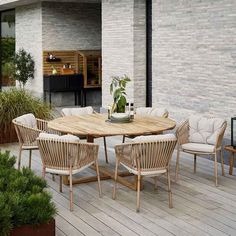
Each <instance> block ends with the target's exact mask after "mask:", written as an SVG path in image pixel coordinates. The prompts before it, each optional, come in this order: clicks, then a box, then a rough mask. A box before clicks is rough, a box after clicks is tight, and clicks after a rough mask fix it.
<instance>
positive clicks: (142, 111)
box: [136, 107, 169, 118]
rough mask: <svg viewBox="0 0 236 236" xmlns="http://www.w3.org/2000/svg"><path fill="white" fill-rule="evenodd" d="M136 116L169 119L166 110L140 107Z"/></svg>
mask: <svg viewBox="0 0 236 236" xmlns="http://www.w3.org/2000/svg"><path fill="white" fill-rule="evenodd" d="M136 114H137V115H141V116H159V117H164V118H167V117H168V115H169V113H168V111H167V110H166V109H165V108H154V107H138V108H137V109H136Z"/></svg>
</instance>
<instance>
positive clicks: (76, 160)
mask: <svg viewBox="0 0 236 236" xmlns="http://www.w3.org/2000/svg"><path fill="white" fill-rule="evenodd" d="M37 143H38V146H39V151H40V155H41V159H42V163H43V170H42V175H43V177H44V178H45V174H46V173H51V174H57V175H59V176H60V192H62V176H69V183H70V210H71V211H73V185H72V175H74V174H77V173H79V172H81V171H82V170H84V169H86V168H87V167H89V166H91V165H93V164H95V166H96V171H97V179H98V189H99V197H101V184H100V176H99V167H98V148H99V146H98V145H97V144H93V143H80V142H71V141H66V140H64V141H63V140H56V139H49V138H40V137H39V138H37Z"/></svg>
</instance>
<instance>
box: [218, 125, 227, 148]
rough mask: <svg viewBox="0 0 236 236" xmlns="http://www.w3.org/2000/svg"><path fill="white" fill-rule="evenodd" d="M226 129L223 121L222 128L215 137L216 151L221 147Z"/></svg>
mask: <svg viewBox="0 0 236 236" xmlns="http://www.w3.org/2000/svg"><path fill="white" fill-rule="evenodd" d="M226 127H227V122H226V121H225V122H224V123H223V126H222V128H221V130H220V132H219V134H218V135H217V138H216V145H215V148H216V149H217V148H219V147H221V145H222V141H223V138H224V133H225V130H226Z"/></svg>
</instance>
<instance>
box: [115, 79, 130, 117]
mask: <svg viewBox="0 0 236 236" xmlns="http://www.w3.org/2000/svg"><path fill="white" fill-rule="evenodd" d="M130 81H131V80H130V78H129V77H128V76H127V75H124V76H122V77H119V76H115V77H112V82H111V84H110V94H112V95H113V105H112V109H111V111H112V113H113V112H117V113H124V112H125V105H126V103H127V100H126V95H127V94H126V91H125V89H126V85H127V83H128V82H130Z"/></svg>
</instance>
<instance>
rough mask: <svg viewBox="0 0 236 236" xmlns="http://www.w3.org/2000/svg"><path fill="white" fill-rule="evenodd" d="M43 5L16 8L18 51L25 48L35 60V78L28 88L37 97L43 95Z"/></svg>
mask: <svg viewBox="0 0 236 236" xmlns="http://www.w3.org/2000/svg"><path fill="white" fill-rule="evenodd" d="M41 13H42V12H41V3H38V4H32V5H27V6H22V7H17V8H16V50H19V49H20V48H24V49H25V50H26V51H27V52H30V53H31V54H32V56H33V58H34V60H35V78H34V79H33V80H30V81H28V82H27V84H26V88H28V89H29V90H31V91H33V93H34V94H35V95H37V96H42V93H43V83H42V76H43V69H42V14H41Z"/></svg>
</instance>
